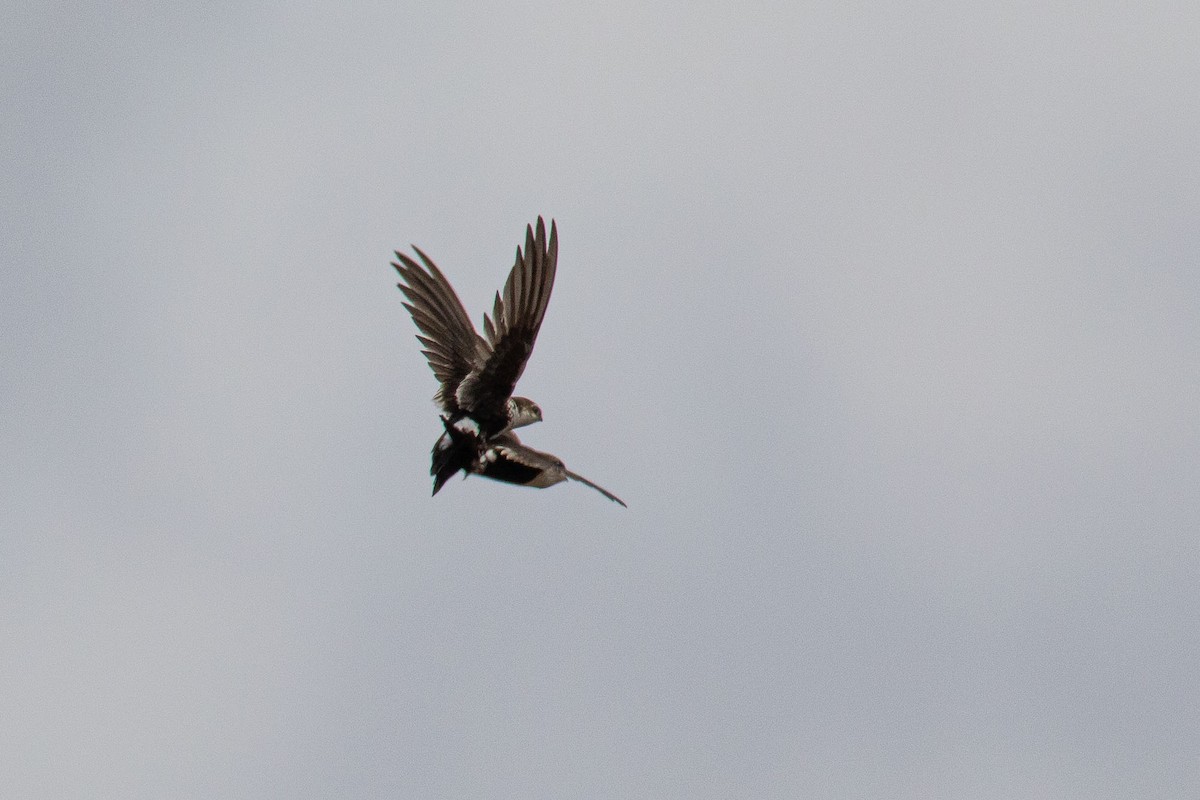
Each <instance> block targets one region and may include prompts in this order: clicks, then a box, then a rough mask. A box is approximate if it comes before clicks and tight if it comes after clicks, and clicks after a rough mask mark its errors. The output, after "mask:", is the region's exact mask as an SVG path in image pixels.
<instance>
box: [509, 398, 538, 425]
mask: <svg viewBox="0 0 1200 800" xmlns="http://www.w3.org/2000/svg"><path fill="white" fill-rule="evenodd" d="M512 404H513V413H512V427H514V428H520V427H522V426H524V425H532V424H533V423H535V422H541V421H542V409H541V406H539V405H538V404H537V403H535V402H533V401H532V400H530V399H529V398H528V397H514V398H512Z"/></svg>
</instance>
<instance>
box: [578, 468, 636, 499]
mask: <svg viewBox="0 0 1200 800" xmlns="http://www.w3.org/2000/svg"><path fill="white" fill-rule="evenodd" d="M563 473H564V474H566V476H567V477H568V478H570V479H571V480H573V481H579V482H580V483H582V484H583V485H584V486H590V487H592V488H593V489H595V490H596V491H597V492H599V493H600V494H602V495H604V496H605V497H607V498H608V499H609V500H612V501H613V502H614V503H618V504H620V506H621V507H622V508H629V506H627V505H625V501H624V500H622V499H621V498H619V497H617V496H616V495H615V494H613V493H612V492H610V491H609V490H608V489H605V488H604V487H603V486H600V485H598V484H595V483H592V482H591V481H589V480H588V479H587V478H585V477H583V476H582V475H579V474H578V473H575V472H571V470H569V469H567V468H565V467H564V468H563Z"/></svg>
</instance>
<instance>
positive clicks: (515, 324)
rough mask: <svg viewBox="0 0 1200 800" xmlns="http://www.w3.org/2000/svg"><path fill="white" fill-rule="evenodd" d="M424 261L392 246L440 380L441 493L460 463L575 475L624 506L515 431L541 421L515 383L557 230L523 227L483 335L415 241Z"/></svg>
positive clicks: (522, 478)
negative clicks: (524, 441)
mask: <svg viewBox="0 0 1200 800" xmlns="http://www.w3.org/2000/svg"><path fill="white" fill-rule="evenodd" d="M413 250H414V251H416V254H417V256H419V257H420V259H421V262H422V263H420V264H418V263H417V262H416V261H415V260H413V259H412V258H411V257H410V256H407V255H405V254H404V253H401V252H399V251H397V252H396V259H397V261H395V262H393V263H392V266H393V267H395V268H396V271H397V272H399V273H400V279H401V280H400V283H399V284H398V285H399V287H400V291H402V292H403V293H404V296H405V298H407V302H405V303H404V307H405V308H406V309H408V312H409V313H410V314H411V315H412V318H413V322H414V323H416V326H417V328H418V329H419V330H420V331H421V333H420V334H419V335H418V336H417V339H418V340H419V341H420V342H421V344H422V345H424V349H423V350H422V351H421V352H422V353H424V354H425V358H426V360H428V362H429V367H430V369H432V370H433V374H434V376H435V377H436V378H437V379H438V383H439V386H438V391H437V394H436V395H434V400H435V401H436V402H437V403H438V405H439V406H440V407H441V409H442V412H443V414H442V423H443V425H444V427H445V433H443V434H442V435H441V436H440V437H439V438H438V440H437V442H436V443H435V444H434V446H433V452H432V458H431V461H432V464H431V466H430V470H429V471H430V474H431V475H433V476H434V480H433V493H434V494H437V493H438V491H439V490H441V488H442V486H444V485H445V483H446V481H448V480H449V479H450V478H451V477H453V476H454V475H455V474H456V473H457V472H459V471H460V470H463V471H465V472H468V473H474V474H476V475H482V476H483V477H485V478H492V479H494V480H498V481H505V482H507V483H517V484H521V485H525V486H534V487H538V488H543V487H546V486H552V485H554V484H556V483H561V482H562V481H565V480H568V479H570V480H575V481H579V482H580V483H583V484H586V485H588V486H591V487H592V488H593V489H595V490H596V491H598V492H600V493H602V494H603V495H604V496H605V497H608V498H609V499H611V500H613V501H615V502H617V503H620V504H621V505H622V506H623V505H625V503H623V502H622V501H621V500H620V499H618V498H617V496H616V495H614V494H612V493H610V492H609V491H608V490H606V489H602V488H600V487H599V486H597V485H596V484H594V483H592V482H591V481H589V480H587V479H586V478H583V477H581V476H579V475H576V474H575V473H573V472H571V471H570V470H568V469H567V468H566V466H565V465H564V464H563V462H562V461H560V460H559V459H558V458H556V457H555V456H552V455H550V454H549V453H543V452H541V451H538V450H534V449H533V448H530V447H526V446H525V445H523V444H521V441H520V440H519V439H518V438H517V437H516V435H515V434H513V433H512V429H513V428H519V427H521V426H523V425H530V424H532V423H534V422H540V421H541V419H542V409H541V408H540V407H539V406H538V405H537V403H535V402H533V401H532V400H530V399H528V398H526V397H513V395H512V392H513V389H515V388H516V385H517V381H518V380H519V379H520V377H521V373H523V372H524V371H525V363H526V362H527V361H528V360H529V355H530V354H531V353H532V352H533V346H534V343H535V342H536V341H537V335H538V331H540V330H541V327H542V320H543V318H544V317H545V315H546V306H547V305H548V304H549V302H550V293H551V291H552V290H553V289H554V275H555V271H556V270H557V267H558V227H557V225H555V223H554V221H553V220H551V221H550V237H549V239H547V237H546V224H545V222H543V221H542V218H541V217H538V220H537V229H536V232H535V230H534V227H533V226H531V225H529V226H526V227H525V247H524V250H522V248H520V247H518V248H517V259H516V263H514V264H513V268H512V270H511V271H510V272H509V274H508V280H507V281H505V283H504V292H503V295H502V294H501V293H500V292H497V293H496V300H495V302H494V303H493V305H492V314H491V316H490V317H489V316H488V315H487V314H484V316H483V332H484V335H483V336H480V335H479V334H478V333H477V332H476V331H475V328H474V326H472V325H471V320H470V318H469V317H468V316H467V312H466V309H464V308H463V304H462V301H460V300H459V299H458V295H457V294H455V292H454V288H453V287H452V286H451V285H450V282H449V281H448V280H446V276H445V275H443V274H442V272H441V270H439V269H438V268H437V265H435V264H434V263H433V261H431V260H430V258H429V256H427V255H425V254H424V253H423V252H421V250H420V249H418V248H417V247H416V246H413Z"/></svg>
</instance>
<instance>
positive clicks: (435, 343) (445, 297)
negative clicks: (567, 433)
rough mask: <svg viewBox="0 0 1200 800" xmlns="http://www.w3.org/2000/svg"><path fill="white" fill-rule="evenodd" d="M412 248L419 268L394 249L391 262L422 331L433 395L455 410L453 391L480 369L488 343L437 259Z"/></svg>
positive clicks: (487, 353)
mask: <svg viewBox="0 0 1200 800" xmlns="http://www.w3.org/2000/svg"><path fill="white" fill-rule="evenodd" d="M413 250H416V251H417V255H418V256H420V257H421V261H423V262H425V266H424V268H422V267H421V265H420V264H418V263H417V262H416V261H413V260H412V258H410V257H409V256H407V255H405V254H404V253H401V252H399V251H396V258H397V259H398V260H399V262H400V263H396V262H394V261H393V262H392V266H393V267H395V268H396V271H397V272H399V273H400V278H401V283H399V284H397V285H398V286H399V287H400V291H402V292H403V293H404V296H405V297H407V298H408V300H409V302H407V303H405V304H404V307H405V308H407V309H408V313H410V314H412V318H413V322H415V323H416V325H417V328H418V329H420V331H421V333H422V334H424V335H423V336H417V339H418V340H419V341H420V342H421V344H423V345H424V346H425V349H424V350H422V351H421V352H422V353H424V354H425V358H426V359H427V360H428V361H429V367H430V369H432V370H433V374H434V376H436V377H437V379H438V382H439V383H440V384H441V386H440V387H439V388H438V391H437V394H436V395H435V396H434V399H435V400H436V401H437V403H438V404H439V405H440V406H441V407H442V409H443V410H444V411H445V412H446V413H448V414H453V413H454V412H456V411H458V410H459V404H458V399H457V392H458V389H459V386H460V384H462V382H463V380H464V379H465V378H466V377H467V376H468V375H470V374H471V373H472V372H475V371H477V370H479V369H481V368H482V367H483V366H484V365H485V364H486V363H487V361H488V358H489V357H490V356H491V355H492V348H491V346H490V345H489V344H488V343H487V341H485V340H484V338H483V337H482V336H480V335H479V334H478V333H476V332H475V327H474V326H473V325H472V324H471V318H470V317H468V316H467V311H466V309H465V308H463V304H462V301H461V300H459V299H458V295H457V294H455V293H454V288H453V287H452V286H451V285H450V282H449V281H448V280H446V276H445V275H443V274H442V272H441V270H439V269H438V268H437V265H436V264H434V263H433V262H432V261H430V260H429V256H427V255H425V254H424V253H422V252H421V250H420V249H419V248H417V247H416V246H415V245H414V246H413Z"/></svg>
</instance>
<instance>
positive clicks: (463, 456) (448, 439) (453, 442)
mask: <svg viewBox="0 0 1200 800" xmlns="http://www.w3.org/2000/svg"><path fill="white" fill-rule="evenodd" d="M442 425H443V426H445V428H446V432H445V433H443V434H442V435H441V436H439V437H438V440H437V441H436V442H435V443H434V445H433V453H432V459H431V461H432V463H431V465H430V467H429V474H430V475H432V476H433V493H434V494H437V493H438V492H439V491H441V489H442V487H443V486H445V485H446V481H448V480H450V479H451V478H453V477H454V476H455V475H456V474H457V473H458V471H459V470H465V469H466V468H467V467H468V466H469V465H470V464H471V461H472V459H473V458H474V456H475V452H476V450H477V449H478V446H477V444H476V443H475V441H474V437H472V436H471V435H470V434H468V433H465V432H463V431H460V430H458V429H457V428H455V427H454V426H453V425H451V424H450V420H449V419H448V418H446V417H442Z"/></svg>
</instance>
